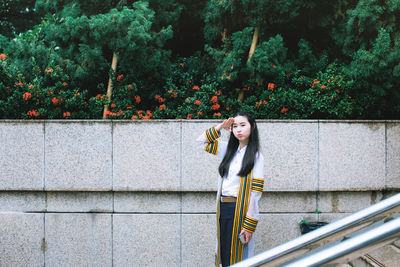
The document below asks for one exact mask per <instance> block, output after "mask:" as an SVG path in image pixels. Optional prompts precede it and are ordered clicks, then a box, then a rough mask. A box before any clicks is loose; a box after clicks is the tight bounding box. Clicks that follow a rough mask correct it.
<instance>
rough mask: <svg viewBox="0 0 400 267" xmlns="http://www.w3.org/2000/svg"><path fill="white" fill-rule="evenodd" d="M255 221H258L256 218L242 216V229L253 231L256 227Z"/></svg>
mask: <svg viewBox="0 0 400 267" xmlns="http://www.w3.org/2000/svg"><path fill="white" fill-rule="evenodd" d="M257 223H258V220H256V219H253V218H250V217H248V216H246V217H245V218H244V222H243V226H242V228H243V230H246V231H247V232H249V233H254V231H255V230H256V227H257Z"/></svg>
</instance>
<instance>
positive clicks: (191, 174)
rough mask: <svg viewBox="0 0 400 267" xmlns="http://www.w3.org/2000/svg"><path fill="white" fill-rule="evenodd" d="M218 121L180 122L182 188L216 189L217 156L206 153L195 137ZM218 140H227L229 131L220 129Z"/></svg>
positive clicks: (187, 189) (218, 162) (186, 189)
mask: <svg viewBox="0 0 400 267" xmlns="http://www.w3.org/2000/svg"><path fill="white" fill-rule="evenodd" d="M218 123H220V121H215V122H214V121H213V122H184V123H182V190H184V191H216V190H217V186H218V178H219V174H218V166H219V164H220V161H219V159H218V157H216V156H214V155H212V154H209V153H207V152H206V151H204V148H203V146H202V145H201V144H198V143H197V142H196V139H197V138H198V137H199V136H200V135H201V134H202V133H203V132H205V131H206V130H207V129H209V128H210V127H212V126H216V125H217V124H218ZM221 135H222V136H221V137H220V139H219V140H221V141H227V140H228V139H229V133H228V132H226V131H224V130H222V131H221Z"/></svg>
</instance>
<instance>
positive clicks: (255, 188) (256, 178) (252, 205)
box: [240, 153, 264, 243]
mask: <svg viewBox="0 0 400 267" xmlns="http://www.w3.org/2000/svg"><path fill="white" fill-rule="evenodd" d="M263 188H264V157H263V156H262V154H261V153H258V155H257V157H256V159H255V162H254V167H253V179H252V184H251V192H250V201H249V207H248V209H247V214H246V216H245V218H244V222H243V226H242V231H241V233H240V234H242V235H244V236H245V241H246V243H248V242H249V241H250V240H251V236H252V234H253V233H254V231H255V230H256V227H257V223H258V220H259V219H260V214H259V210H258V201H259V200H260V198H261V194H262V191H263Z"/></svg>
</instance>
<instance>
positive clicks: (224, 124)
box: [215, 118, 235, 132]
mask: <svg viewBox="0 0 400 267" xmlns="http://www.w3.org/2000/svg"><path fill="white" fill-rule="evenodd" d="M234 122H235V119H234V118H228V119H226V120H224V121H223V122H221V123H220V124H218V125H217V126H216V127H215V129H216V130H217V131H220V130H221V129H225V130H227V131H228V132H230V131H231V125H232V123H234Z"/></svg>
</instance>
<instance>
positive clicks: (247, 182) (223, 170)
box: [197, 111, 264, 267]
mask: <svg viewBox="0 0 400 267" xmlns="http://www.w3.org/2000/svg"><path fill="white" fill-rule="evenodd" d="M221 129H224V130H226V131H228V132H230V137H229V142H228V143H226V142H223V141H218V138H219V137H220V131H221ZM197 141H198V142H199V143H201V144H202V147H203V148H204V149H205V150H206V151H207V152H209V153H211V154H214V155H216V156H218V158H219V159H220V160H221V163H220V165H219V168H218V171H219V175H220V178H219V183H218V193H217V247H216V254H215V265H216V266H220V264H222V266H223V267H225V266H229V265H231V264H234V263H237V262H239V261H241V260H243V259H247V258H249V257H251V256H253V255H254V238H253V233H254V231H255V229H256V226H257V223H258V220H259V212H258V200H259V199H260V197H261V193H262V189H263V185H264V178H263V177H264V158H263V156H262V155H261V153H260V151H259V138H258V129H257V125H256V122H255V119H254V117H253V115H252V114H250V113H248V112H244V111H241V112H238V113H237V114H236V115H235V116H234V117H233V118H229V119H226V120H224V121H223V122H222V123H220V124H218V125H217V126H215V127H211V128H210V129H208V130H207V131H206V132H205V133H203V134H202V135H201V136H200V137H199V138H198V139H197Z"/></svg>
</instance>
